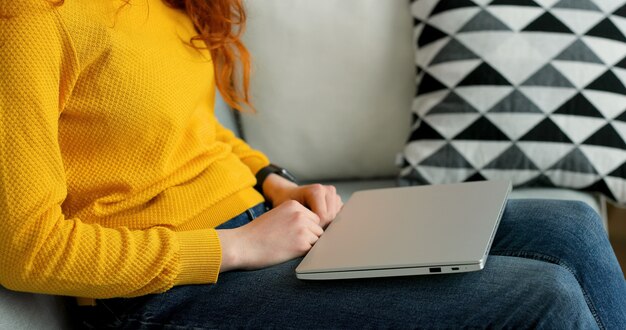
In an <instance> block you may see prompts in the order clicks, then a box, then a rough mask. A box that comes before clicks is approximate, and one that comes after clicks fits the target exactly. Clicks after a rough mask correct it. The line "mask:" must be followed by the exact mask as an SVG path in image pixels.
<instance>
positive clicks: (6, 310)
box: [0, 286, 70, 330]
mask: <svg viewBox="0 0 626 330" xmlns="http://www.w3.org/2000/svg"><path fill="white" fill-rule="evenodd" d="M63 300H64V298H62V297H57V296H49V295H42V294H32V293H23V292H15V291H10V290H7V289H5V288H3V287H1V286H0V329H31V330H32V329H67V328H69V326H70V325H69V321H68V319H67V315H66V311H65V308H64V304H63Z"/></svg>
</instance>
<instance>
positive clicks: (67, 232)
mask: <svg viewBox="0 0 626 330" xmlns="http://www.w3.org/2000/svg"><path fill="white" fill-rule="evenodd" d="M25 3H26V4H25ZM34 3H41V4H42V5H34ZM46 3H47V2H46V1H18V2H16V3H15V4H16V6H17V8H20V6H22V7H21V8H22V9H23V10H21V11H20V10H16V9H12V10H13V12H11V13H7V12H1V11H2V10H7V7H14V8H15V6H14V5H13V4H10V5H7V6H5V3H4V2H3V3H2V6H0V77H1V79H0V285H2V286H5V287H7V288H9V289H13V290H18V291H29V292H39V293H48V294H61V295H71V296H81V297H91V298H109V297H121V296H138V295H144V294H148V293H155V292H162V291H165V290H167V289H169V288H170V287H172V286H174V285H178V284H190V283H207V282H215V281H216V280H217V274H218V273H219V267H220V262H221V250H220V244H219V240H218V237H217V233H216V231H215V230H213V229H207V230H197V231H189V232H183V233H176V232H174V231H172V230H170V229H168V228H163V227H154V228H151V229H148V230H129V229H127V228H105V227H102V226H100V225H97V224H89V223H87V222H86V221H84V220H86V219H82V220H81V219H76V218H71V217H67V216H66V215H65V214H64V213H63V210H62V203H63V201H64V200H65V198H66V197H67V185H66V179H65V171H64V167H63V160H62V157H61V151H60V147H59V143H58V120H59V116H60V113H61V112H62V109H63V106H64V103H65V101H66V99H67V98H68V97H69V94H70V93H71V89H72V86H73V84H74V83H75V81H76V79H77V77H78V69H77V67H78V63H77V59H76V56H75V53H74V51H73V48H72V44H71V40H70V38H69V36H67V34H66V33H65V31H64V28H63V23H62V21H61V19H60V17H59V16H58V13H57V12H56V10H53V9H51V8H50V7H49V6H48V5H43V4H46ZM26 7H28V8H26ZM32 7H36V8H35V10H33V8H32Z"/></svg>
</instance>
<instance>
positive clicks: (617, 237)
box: [608, 205, 626, 274]
mask: <svg viewBox="0 0 626 330" xmlns="http://www.w3.org/2000/svg"><path fill="white" fill-rule="evenodd" d="M608 214H609V239H610V241H611V245H612V246H613V250H615V255H617V260H619V262H620V265H621V266H622V271H624V273H625V274H626V209H624V208H618V207H615V206H613V205H609V209H608Z"/></svg>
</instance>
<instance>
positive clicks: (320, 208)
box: [306, 185, 328, 219]
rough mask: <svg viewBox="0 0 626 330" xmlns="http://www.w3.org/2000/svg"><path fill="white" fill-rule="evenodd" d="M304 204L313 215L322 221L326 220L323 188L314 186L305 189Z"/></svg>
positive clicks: (326, 208)
mask: <svg viewBox="0 0 626 330" xmlns="http://www.w3.org/2000/svg"><path fill="white" fill-rule="evenodd" d="M306 204H307V205H308V206H309V208H310V209H311V211H313V213H315V214H317V215H318V216H319V217H320V218H322V219H326V217H327V213H328V211H327V210H328V207H327V205H326V192H325V189H324V187H323V186H321V185H314V186H311V187H309V188H308V189H307V194H306Z"/></svg>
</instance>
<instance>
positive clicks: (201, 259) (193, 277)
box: [175, 229, 222, 285]
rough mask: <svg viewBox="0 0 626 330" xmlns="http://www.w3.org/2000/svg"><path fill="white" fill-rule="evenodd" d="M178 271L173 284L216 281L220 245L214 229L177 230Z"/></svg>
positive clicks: (218, 271)
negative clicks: (178, 247) (178, 248)
mask: <svg viewBox="0 0 626 330" xmlns="http://www.w3.org/2000/svg"><path fill="white" fill-rule="evenodd" d="M177 235H178V244H179V246H180V250H179V256H180V259H179V260H180V273H179V274H178V277H177V278H176V283H175V285H185V284H205V283H216V282H217V277H218V275H219V273H220V266H221V263H222V247H221V245H220V240H219V238H218V236H217V231H216V230H215V229H203V230H193V231H184V232H178V233H177Z"/></svg>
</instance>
